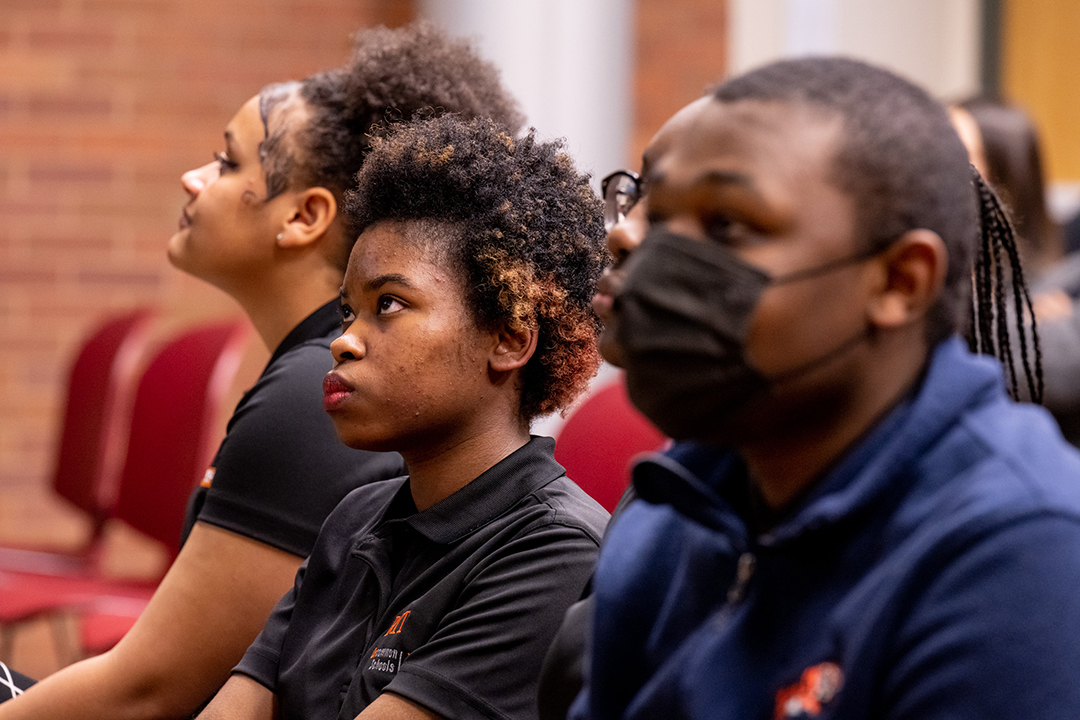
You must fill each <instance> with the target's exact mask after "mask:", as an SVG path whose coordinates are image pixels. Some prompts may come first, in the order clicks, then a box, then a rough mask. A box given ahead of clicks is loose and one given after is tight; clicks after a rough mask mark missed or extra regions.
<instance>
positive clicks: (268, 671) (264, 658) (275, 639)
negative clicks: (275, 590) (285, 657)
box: [233, 560, 308, 691]
mask: <svg viewBox="0 0 1080 720" xmlns="http://www.w3.org/2000/svg"><path fill="white" fill-rule="evenodd" d="M307 566H308V561H307V560H305V561H304V562H303V564H301V565H300V569H299V570H297V571H296V581H295V582H294V583H293V586H292V588H290V590H289V591H288V592H287V593H285V595H284V596H283V597H282V598H281V600H279V601H278V604H277V605H276V606H275V607H274V611H273V612H272V613H270V617H269V618H267V620H266V624H265V625H263V629H262V631H261V632H260V633H259V634H258V636H256V638H255V641H254V642H252V643H251V645H250V646H249V647H248V649H247V652H245V653H244V657H243V658H242V659H241V660H240V664H238V665H237V666H236V667H235V668H233V672H234V673H240V674H241V675H247V676H248V677H250V678H251V679H252V680H254V681H255V682H257V683H259V684H260V685H262V686H263V687H265V688H267V689H268V690H270V691H274V690H275V687H276V685H277V675H278V664H279V662H280V661H281V648H282V647H283V646H284V644H285V637H286V636H287V635H288V633H289V623H290V621H291V620H292V614H293V609H294V608H295V607H296V596H297V594H298V593H299V592H300V587H301V586H302V585H303V582H304V575H305V574H306V573H307Z"/></svg>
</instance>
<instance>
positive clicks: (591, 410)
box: [555, 378, 664, 512]
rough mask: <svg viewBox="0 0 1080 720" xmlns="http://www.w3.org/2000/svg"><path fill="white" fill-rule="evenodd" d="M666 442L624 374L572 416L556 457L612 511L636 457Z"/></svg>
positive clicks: (570, 473) (562, 431) (561, 433)
mask: <svg viewBox="0 0 1080 720" xmlns="http://www.w3.org/2000/svg"><path fill="white" fill-rule="evenodd" d="M663 443H664V436H663V435H662V434H661V433H660V431H659V430H657V429H656V428H655V427H653V426H652V425H651V424H650V423H649V421H648V420H646V419H645V417H644V416H642V415H641V413H639V412H638V411H637V409H635V408H634V406H633V405H631V404H630V399H629V398H628V397H627V395H626V387H625V385H624V383H623V381H622V379H621V378H620V379H619V380H618V381H617V382H614V383H612V384H610V385H608V386H606V387H604V388H603V389H601V390H599V391H597V392H595V393H593V394H592V395H591V396H590V397H589V398H588V399H586V400H585V402H584V403H582V404H581V405H580V406H579V407H578V408H577V409H576V410H575V411H574V412H573V414H571V415H570V417H569V418H568V419H567V421H566V424H565V425H563V427H562V430H561V431H560V432H559V435H558V437H557V438H556V439H555V459H556V460H558V461H559V463H560V464H561V465H562V466H563V467H565V468H566V474H567V476H568V477H569V478H570V479H571V480H573V481H574V482H576V483H577V484H578V485H579V486H580V487H581V489H582V490H584V491H585V492H587V493H588V494H589V495H590V496H591V497H592V498H593V499H594V500H596V501H597V502H598V503H600V504H601V505H603V506H604V507H605V508H606V509H607V510H608V512H611V511H612V510H614V509H615V505H617V504H618V502H619V498H620V497H622V494H623V491H624V490H626V486H627V483H628V482H629V480H630V462H631V460H633V458H634V457H635V456H637V455H640V454H641V453H644V452H650V451H652V450H657V449H659V448H660V446H661V445H663Z"/></svg>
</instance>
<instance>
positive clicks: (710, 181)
mask: <svg viewBox="0 0 1080 720" xmlns="http://www.w3.org/2000/svg"><path fill="white" fill-rule="evenodd" d="M697 183H705V184H706V185H743V186H745V187H753V185H754V181H753V180H751V179H750V176H749V175H745V174H743V173H740V172H733V171H730V170H709V171H707V172H703V173H702V174H701V175H698V176H697V177H696V178H694V184H695V185H696V184H697Z"/></svg>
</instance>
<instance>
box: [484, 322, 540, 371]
mask: <svg viewBox="0 0 1080 720" xmlns="http://www.w3.org/2000/svg"><path fill="white" fill-rule="evenodd" d="M539 335H540V333H539V332H538V331H537V329H536V328H534V327H529V326H522V327H521V328H517V329H514V328H510V327H509V326H505V325H504V326H503V328H502V329H501V330H499V332H498V336H497V338H496V340H497V342H496V344H495V347H493V348H492V350H491V354H490V355H489V356H488V367H490V368H491V369H492V370H493V371H495V372H510V371H511V370H517V369H518V368H522V367H525V365H526V364H527V363H528V362H529V359H530V358H532V356H533V353H535V352H536V341H537V338H538V337H539Z"/></svg>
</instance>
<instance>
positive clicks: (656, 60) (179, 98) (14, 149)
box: [0, 0, 726, 489]
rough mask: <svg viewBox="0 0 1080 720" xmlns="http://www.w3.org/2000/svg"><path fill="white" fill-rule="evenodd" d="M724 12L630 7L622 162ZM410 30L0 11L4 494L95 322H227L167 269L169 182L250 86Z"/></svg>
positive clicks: (103, 11) (691, 83)
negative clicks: (632, 35) (630, 121)
mask: <svg viewBox="0 0 1080 720" xmlns="http://www.w3.org/2000/svg"><path fill="white" fill-rule="evenodd" d="M583 1H586V0H583ZM725 6H726V3H725V2H723V0H678V2H673V1H672V0H638V8H637V48H636V81H635V88H634V92H635V122H634V130H633V136H632V147H631V148H630V153H631V154H630V157H632V158H637V157H639V156H640V154H641V150H642V149H643V148H644V146H645V144H646V143H647V142H648V140H649V138H650V137H651V136H652V135H653V133H655V132H656V130H657V129H658V128H659V127H660V125H661V124H663V122H664V121H665V120H666V119H667V118H668V117H670V116H671V115H672V114H673V113H674V112H675V111H676V110H678V109H679V108H680V107H682V106H683V105H685V104H687V103H688V102H690V101H692V100H694V99H695V98H697V97H699V96H700V95H701V93H702V90H703V89H704V88H705V87H706V86H707V85H709V84H711V83H713V82H715V81H716V80H718V79H719V78H720V77H721V76H722V75H723V72H724V61H725V55H726V50H725V48H726V7H725ZM412 15H413V8H412V2H411V0H186V1H185V2H180V1H179V0H0V489H3V488H4V487H5V486H6V487H23V486H26V485H28V484H41V483H44V482H45V481H46V479H47V477H48V473H49V469H50V463H51V457H52V456H51V452H52V446H53V443H54V441H55V436H54V430H55V424H56V422H55V421H56V417H57V415H58V412H59V407H58V403H59V401H60V400H61V397H60V395H61V391H62V386H63V382H62V380H63V375H64V372H65V371H66V363H67V362H68V358H69V357H70V356H71V354H72V352H73V351H74V348H75V347H76V346H77V344H78V343H79V342H80V340H81V338H82V336H83V335H84V334H85V333H86V332H87V331H89V330H90V329H91V328H92V326H93V325H94V323H95V322H96V321H97V320H98V319H99V318H100V317H102V316H103V315H104V314H106V313H108V312H110V311H112V310H118V309H125V308H129V307H132V306H134V305H137V304H145V303H151V304H156V305H158V306H159V307H161V308H162V309H163V321H164V322H163V324H164V326H165V329H171V328H173V327H175V326H178V325H182V324H185V323H189V322H193V321H195V320H200V319H205V318H208V317H212V316H219V315H223V314H234V313H237V312H238V311H239V310H238V308H237V307H236V306H235V304H234V303H233V302H232V301H231V300H230V299H228V298H227V297H226V296H225V295H224V294H223V293H221V292H219V291H217V290H214V289H213V288H211V287H209V286H208V285H206V284H204V283H202V282H200V281H198V280H195V279H193V278H190V277H187V276H186V275H183V274H182V273H179V272H177V271H176V270H174V269H172V268H171V267H170V266H169V265H168V263H167V262H166V260H165V255H164V248H165V243H166V241H167V239H168V238H169V236H170V235H171V234H172V232H173V230H174V229H175V227H176V220H177V217H178V215H179V210H180V207H181V205H182V204H183V201H184V195H183V192H182V191H181V189H180V183H179V176H180V173H182V172H183V171H184V170H187V169H189V168H191V167H194V166H196V165H199V164H202V163H204V162H206V161H208V160H209V159H210V154H211V152H213V151H214V150H217V149H220V145H221V132H222V130H223V128H224V125H225V123H226V122H227V121H228V119H229V118H230V117H231V116H232V114H233V113H234V112H235V111H236V109H237V108H238V107H239V106H240V105H241V103H243V101H244V100H246V99H247V98H248V97H250V96H252V95H253V94H255V93H256V92H257V91H258V89H259V88H260V87H262V86H263V85H265V84H266V83H268V82H273V81H278V80H283V79H288V78H300V77H304V76H305V75H308V74H310V73H312V72H314V71H316V70H319V69H323V68H326V67H331V66H334V65H337V64H338V63H340V62H341V61H342V60H343V59H344V57H345V53H346V52H347V49H348V39H347V35H348V33H349V32H350V31H352V30H353V29H356V28H359V27H361V26H366V25H374V24H377V23H385V24H388V25H391V26H393V25H399V24H401V23H404V22H407V21H408V20H409V19H411V17H412ZM636 164H637V162H636V160H635V161H633V162H632V163H631V165H633V166H635V167H636ZM256 354H258V353H256ZM264 357H265V356H260V357H256V358H255V359H254V360H252V361H250V362H247V363H246V364H245V368H244V370H243V371H242V373H241V375H242V376H247V377H251V376H253V374H254V373H257V372H258V369H259V367H260V364H261V361H262V360H263V359H264Z"/></svg>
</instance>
